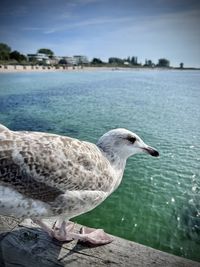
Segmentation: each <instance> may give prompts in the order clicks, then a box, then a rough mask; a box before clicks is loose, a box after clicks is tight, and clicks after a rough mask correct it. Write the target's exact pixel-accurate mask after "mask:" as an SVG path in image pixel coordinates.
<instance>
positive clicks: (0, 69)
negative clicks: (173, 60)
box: [0, 65, 200, 73]
mask: <svg viewBox="0 0 200 267" xmlns="http://www.w3.org/2000/svg"><path fill="white" fill-rule="evenodd" d="M106 70H110V71H117V70H120V71H126V70H129V71H130V70H149V71H157V70H159V71H163V70H169V71H170V70H180V71H184V70H200V68H183V69H181V68H158V67H155V68H149V67H106V66H102V67H101V66H84V67H81V66H75V67H72V66H70V67H67V66H59V67H55V66H31V65H25V66H23V65H0V73H16V72H60V71H62V72H68V71H73V72H76V71H106Z"/></svg>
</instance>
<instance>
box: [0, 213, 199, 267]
mask: <svg viewBox="0 0 200 267" xmlns="http://www.w3.org/2000/svg"><path fill="white" fill-rule="evenodd" d="M48 223H49V224H51V223H52V222H50V221H48ZM0 226H1V232H2V233H1V240H0V266H1V267H15V266H20V267H64V266H70V267H76V266H77V267H78V266H81V267H86V266H87V267H88V266H96V267H97V266H98V267H99V266H123V267H124V266H125V267H126V266H131V267H132V266H133V267H135V266H142V267H145V266H149V267H150V266H155V267H158V266H159V267H168V266H170V267H200V263H198V262H194V261H190V260H187V259H184V258H181V257H177V256H174V255H170V254H167V253H165V252H161V251H158V250H155V249H152V248H149V247H146V246H143V245H139V244H137V243H134V242H131V241H127V240H125V239H122V238H118V237H114V241H113V242H112V243H111V244H108V245H104V246H98V247H88V246H87V245H86V244H80V243H77V242H76V241H72V242H69V243H60V242H58V241H56V240H52V239H51V238H50V237H49V236H48V235H47V234H46V233H45V232H44V231H42V230H41V229H40V228H38V227H37V226H36V225H34V224H32V223H31V222H30V221H26V222H23V223H21V224H19V221H16V220H14V219H11V218H7V219H5V218H4V217H0ZM80 227H81V226H80V225H77V230H79V229H80ZM6 228H7V229H8V231H7V232H6Z"/></svg>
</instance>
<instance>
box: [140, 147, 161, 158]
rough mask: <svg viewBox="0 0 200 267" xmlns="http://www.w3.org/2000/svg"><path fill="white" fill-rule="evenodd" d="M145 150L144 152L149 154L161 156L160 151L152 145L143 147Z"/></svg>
mask: <svg viewBox="0 0 200 267" xmlns="http://www.w3.org/2000/svg"><path fill="white" fill-rule="evenodd" d="M143 150H144V152H146V153H148V154H149V155H151V156H153V157H158V156H159V152H158V151H157V150H156V149H154V148H152V147H150V146H148V147H145V148H143Z"/></svg>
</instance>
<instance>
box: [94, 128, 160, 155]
mask: <svg viewBox="0 0 200 267" xmlns="http://www.w3.org/2000/svg"><path fill="white" fill-rule="evenodd" d="M97 146H98V147H99V148H100V149H102V150H103V151H104V152H105V153H114V154H117V155H118V156H120V157H121V158H123V159H127V158H128V157H130V156H132V155H134V154H137V153H142V152H144V153H147V154H149V155H151V156H153V157H158V156H159V153H158V151H157V150H156V149H155V148H153V147H150V146H148V145H147V144H145V143H144V141H143V140H142V139H141V138H140V137H139V136H138V135H137V134H135V133H133V132H131V131H128V130H126V129H121V128H119V129H114V130H111V131H109V132H107V133H105V134H104V135H103V136H102V137H101V138H100V139H99V141H98V142H97Z"/></svg>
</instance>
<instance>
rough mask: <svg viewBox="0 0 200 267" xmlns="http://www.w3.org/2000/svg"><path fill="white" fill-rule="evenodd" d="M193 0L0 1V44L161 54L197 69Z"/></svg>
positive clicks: (91, 53)
mask: <svg viewBox="0 0 200 267" xmlns="http://www.w3.org/2000/svg"><path fill="white" fill-rule="evenodd" d="M199 25H200V1H199V0H57V1H55V0H39V1H38V0H35V1H32V0H0V42H5V43H7V44H8V45H10V46H11V47H12V49H13V50H14V49H16V50H18V51H20V52H21V53H25V54H26V53H35V52H36V51H37V49H39V48H43V47H45V48H50V49H52V50H53V51H54V53H55V54H56V55H60V56H71V55H75V54H83V55H86V56H88V58H89V59H92V58H93V57H99V58H101V59H103V60H107V59H108V58H109V57H113V56H116V57H121V58H125V57H127V56H137V57H138V61H139V62H142V63H144V60H145V59H151V60H153V61H154V62H155V63H157V61H158V59H159V58H162V57H165V58H167V59H169V60H170V62H171V65H173V66H178V65H179V63H180V62H184V64H185V66H194V67H200V26H199Z"/></svg>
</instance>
